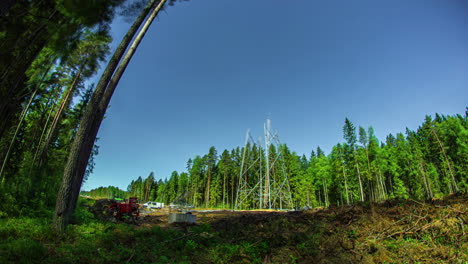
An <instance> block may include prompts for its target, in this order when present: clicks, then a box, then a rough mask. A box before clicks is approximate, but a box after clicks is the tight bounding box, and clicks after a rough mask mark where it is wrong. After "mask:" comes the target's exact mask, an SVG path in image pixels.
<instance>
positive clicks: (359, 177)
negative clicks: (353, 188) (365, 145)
mask: <svg viewBox="0 0 468 264" xmlns="http://www.w3.org/2000/svg"><path fill="white" fill-rule="evenodd" d="M354 161H355V162H356V169H357V173H358V179H359V190H360V193H361V202H364V191H363V190H362V180H361V172H360V171H359V163H358V162H357V160H356V158H354Z"/></svg>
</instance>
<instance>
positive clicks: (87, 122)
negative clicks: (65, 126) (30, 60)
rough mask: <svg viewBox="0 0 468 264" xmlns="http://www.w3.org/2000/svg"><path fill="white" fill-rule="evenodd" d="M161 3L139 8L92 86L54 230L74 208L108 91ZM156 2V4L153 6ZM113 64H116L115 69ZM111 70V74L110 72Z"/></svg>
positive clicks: (64, 223) (162, 0)
mask: <svg viewBox="0 0 468 264" xmlns="http://www.w3.org/2000/svg"><path fill="white" fill-rule="evenodd" d="M165 2H166V0H160V1H157V0H151V1H150V2H149V3H148V5H147V6H146V7H145V8H144V9H143V11H142V12H141V14H140V16H139V17H138V18H137V20H136V21H135V23H133V25H132V26H131V27H130V29H129V31H128V32H127V34H126V35H125V37H124V39H123V40H122V42H121V43H120V45H119V46H118V47H117V50H116V51H115V53H114V55H113V56H112V58H111V60H110V61H109V63H108V65H107V67H106V69H105V71H104V73H103V75H102V76H101V79H100V80H99V83H98V85H97V86H96V90H95V91H94V93H93V96H92V98H91V101H90V102H89V104H88V106H87V109H86V113H85V115H84V116H83V118H82V120H81V122H80V127H79V129H78V132H77V134H76V136H75V139H74V140H73V144H72V146H71V149H70V154H69V156H68V161H67V164H66V166H65V171H64V175H63V179H62V184H61V186H60V189H59V193H58V195H57V203H56V207H55V213H54V227H55V229H56V230H57V231H63V230H64V229H65V227H66V226H67V225H68V223H69V221H70V217H71V215H72V213H73V211H74V209H75V207H76V202H77V200H78V195H79V192H80V188H81V184H82V182H83V178H84V174H85V172H86V167H87V165H88V159H89V157H90V154H91V151H92V149H93V146H94V142H95V140H96V136H97V133H98V130H99V127H100V125H101V122H102V119H103V118H104V114H105V112H106V110H107V107H108V105H109V102H110V99H111V97H112V94H113V93H114V90H115V88H116V86H117V84H118V82H119V80H120V78H121V76H122V74H123V72H124V71H125V68H126V67H127V65H128V63H129V62H130V59H131V57H132V56H133V54H134V53H135V50H136V48H137V47H138V45H139V43H140V42H141V40H142V39H143V36H144V35H145V33H146V31H147V30H148V28H149V26H150V25H151V23H152V22H153V20H154V18H155V17H156V15H157V14H158V13H159V11H160V10H161V8H162V6H163V5H164V4H165ZM156 3H158V4H157V5H156V6H155V4H156ZM151 9H153V12H152V13H151V15H150V16H149V17H148V19H147V20H146V22H145V24H144V25H143V27H142V28H141V30H140V31H138V28H139V27H140V25H141V24H142V23H143V21H144V20H145V18H146V17H147V15H148V13H149V12H150V10H151ZM137 32H138V35H137V36H136V37H135V40H134V41H133V42H132V45H131V47H130V48H129V49H128V51H127V52H126V53H125V56H124V57H123V59H122V61H121V63H120V65H119V64H118V63H119V61H120V59H121V58H122V56H123V55H124V52H125V50H126V49H127V47H128V45H129V44H130V42H131V40H132V38H133V36H135V34H136V33H137ZM117 66H119V67H118V69H117V70H115V69H116V68H117ZM114 71H115V74H113V73H114ZM111 78H112V79H111Z"/></svg>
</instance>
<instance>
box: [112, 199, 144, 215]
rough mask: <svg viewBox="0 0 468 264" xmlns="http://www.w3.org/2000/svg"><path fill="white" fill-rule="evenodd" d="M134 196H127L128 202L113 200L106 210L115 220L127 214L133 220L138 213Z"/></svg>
mask: <svg viewBox="0 0 468 264" xmlns="http://www.w3.org/2000/svg"><path fill="white" fill-rule="evenodd" d="M137 200H138V199H137V198H136V197H130V198H128V202H126V201H124V202H119V201H115V202H113V203H112V204H111V205H110V206H109V207H108V208H107V210H108V211H109V212H110V213H111V214H112V215H113V216H115V218H116V219H117V220H122V217H125V216H128V217H131V218H133V219H134V220H136V219H138V216H139V215H140V213H139V212H138V207H139V205H138V203H137Z"/></svg>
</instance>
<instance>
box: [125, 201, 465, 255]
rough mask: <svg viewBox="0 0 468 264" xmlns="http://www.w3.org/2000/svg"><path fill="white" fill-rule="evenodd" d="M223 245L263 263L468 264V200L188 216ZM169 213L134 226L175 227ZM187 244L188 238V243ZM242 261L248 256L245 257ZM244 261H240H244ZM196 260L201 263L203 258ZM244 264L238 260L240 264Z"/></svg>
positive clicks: (153, 214) (185, 228)
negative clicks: (254, 249)
mask: <svg viewBox="0 0 468 264" xmlns="http://www.w3.org/2000/svg"><path fill="white" fill-rule="evenodd" d="M191 213H192V214H193V215H196V217H197V220H196V224H195V225H197V226H201V225H203V224H209V226H210V230H211V231H209V232H210V236H212V237H213V239H216V241H219V243H224V244H228V245H231V244H232V245H252V246H258V245H265V246H264V248H265V249H264V251H263V253H262V262H263V263H284V262H285V261H286V262H291V263H342V264H343V263H468V234H467V232H468V228H467V227H468V226H467V225H468V194H466V193H461V194H456V195H451V196H448V197H446V198H444V199H441V200H429V201H414V200H404V201H403V200H401V201H386V202H384V203H381V204H358V205H350V206H331V207H329V208H316V209H312V210H304V211H275V210H255V211H231V210H191ZM168 215H169V210H168V209H159V210H153V211H149V210H144V211H143V210H142V212H141V214H140V217H139V219H138V220H137V221H136V222H133V223H132V224H134V225H135V228H152V227H155V226H159V227H161V228H163V229H177V230H180V231H182V232H184V233H185V234H187V236H190V235H191V234H190V232H191V231H190V227H191V226H193V225H184V224H169V223H168ZM192 238H193V237H192ZM247 255H248V254H247ZM247 255H245V256H244V255H243V256H242V257H244V258H245V260H246V261H245V263H249V258H248V256H247ZM200 257H201V259H198V260H197V261H196V262H197V263H204V261H208V260H207V259H203V258H202V256H200ZM240 262H242V261H240ZM242 263H244V262H242Z"/></svg>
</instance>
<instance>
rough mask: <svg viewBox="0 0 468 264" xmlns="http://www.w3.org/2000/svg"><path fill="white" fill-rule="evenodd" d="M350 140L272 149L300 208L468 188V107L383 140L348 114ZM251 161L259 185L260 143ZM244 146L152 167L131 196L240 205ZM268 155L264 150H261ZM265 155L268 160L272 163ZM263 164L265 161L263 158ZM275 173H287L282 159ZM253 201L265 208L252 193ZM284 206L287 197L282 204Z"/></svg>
mask: <svg viewBox="0 0 468 264" xmlns="http://www.w3.org/2000/svg"><path fill="white" fill-rule="evenodd" d="M343 138H344V142H342V143H338V144H336V145H335V146H334V147H333V149H332V151H331V153H329V154H328V155H326V154H325V153H324V152H323V151H322V149H321V148H320V147H317V149H316V151H312V152H311V154H310V156H309V157H306V156H305V155H302V156H300V155H297V154H296V153H295V152H294V151H292V150H290V149H289V148H288V146H287V145H286V144H284V145H280V147H279V148H278V149H275V147H274V146H273V145H272V146H271V149H270V155H272V156H274V155H275V154H274V153H276V152H278V151H279V152H281V153H282V157H283V160H284V166H285V168H286V173H287V175H288V178H289V182H290V186H291V194H292V197H293V201H294V207H304V206H309V207H318V206H329V205H330V204H338V205H343V204H352V203H357V202H367V201H371V202H382V201H384V200H387V199H407V198H412V199H419V200H424V199H432V198H441V197H443V196H445V195H447V194H450V193H454V192H457V191H459V190H466V189H467V187H468V183H467V175H468V163H467V160H468V111H467V112H466V113H465V116H462V115H455V116H444V115H439V114H436V115H435V117H434V118H432V117H431V116H426V119H425V120H424V122H423V123H422V125H421V126H420V127H419V128H418V129H417V130H416V131H411V130H409V129H407V130H406V133H405V134H403V133H398V134H396V135H392V134H389V135H388V136H387V137H386V140H385V142H379V140H378V139H377V138H376V137H375V135H374V129H373V128H372V127H369V128H368V129H365V128H363V127H358V128H356V127H355V126H354V124H353V123H352V122H351V121H350V120H349V119H347V118H346V119H345V123H344V126H343ZM245 148H247V149H246V164H244V166H245V167H248V168H250V169H249V170H250V174H249V175H250V177H249V181H250V184H251V186H253V185H255V183H256V182H258V178H259V175H257V174H258V171H257V170H256V169H255V168H254V163H253V162H254V157H255V155H254V154H255V152H259V151H262V150H261V148H259V147H258V146H256V145H255V144H252V145H250V144H247V146H246V147H245ZM242 153H244V148H240V147H237V148H235V149H233V150H231V151H228V150H224V151H223V152H222V153H221V154H219V153H218V151H217V150H216V149H215V147H211V148H210V149H209V151H208V154H206V155H203V156H196V157H194V158H193V159H190V160H189V161H188V162H187V172H177V171H174V172H173V173H172V175H171V176H170V177H169V178H166V179H165V180H161V179H160V180H156V179H155V177H154V174H153V173H151V174H150V175H149V176H148V177H147V178H146V179H143V178H142V177H138V179H136V180H134V181H132V182H131V183H130V185H129V186H128V189H127V191H128V192H127V194H126V195H125V196H127V197H128V196H137V197H139V198H140V200H142V201H148V200H152V201H156V200H157V201H160V202H164V203H166V204H169V203H170V202H178V201H179V202H180V201H183V202H187V203H191V204H193V205H195V206H203V207H222V208H234V206H235V200H236V195H237V191H238V184H239V176H240V168H241V163H242ZM259 154H260V155H264V153H263V152H262V153H259ZM264 163H265V160H264V161H263V167H264V168H265V164H264ZM255 166H260V165H258V164H257V165H255ZM275 166H277V167H278V168H277V169H273V170H272V178H275V173H276V174H279V173H281V168H279V166H280V163H279V162H278V163H277V164H276V165H275ZM88 195H91V196H95V197H109V198H112V197H114V196H115V195H122V193H121V192H119V191H118V189H117V188H115V187H108V188H99V189H96V190H92V191H91V192H89V193H88ZM243 207H245V208H254V207H259V206H258V201H256V200H255V199H251V200H249V201H247V202H246V204H244V205H243ZM275 207H276V208H279V204H275Z"/></svg>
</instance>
